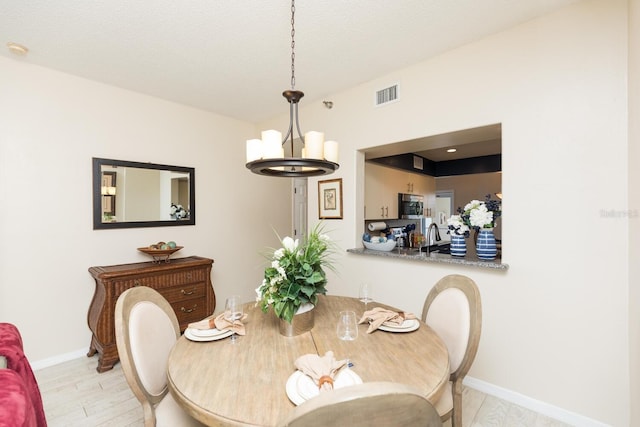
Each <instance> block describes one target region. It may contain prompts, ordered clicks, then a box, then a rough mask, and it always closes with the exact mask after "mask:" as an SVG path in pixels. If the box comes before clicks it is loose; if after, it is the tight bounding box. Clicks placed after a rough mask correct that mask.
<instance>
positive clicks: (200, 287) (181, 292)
mask: <svg viewBox="0 0 640 427" xmlns="http://www.w3.org/2000/svg"><path fill="white" fill-rule="evenodd" d="M205 286H207V284H206V283H205V282H200V283H189V284H185V285H181V286H174V287H172V288H167V289H161V290H159V292H160V293H161V294H162V296H163V297H164V298H165V299H166V300H167V301H169V303H171V304H173V303H174V302H180V301H184V300H187V299H194V298H197V299H201V298H203V297H204V296H205V294H206V289H205Z"/></svg>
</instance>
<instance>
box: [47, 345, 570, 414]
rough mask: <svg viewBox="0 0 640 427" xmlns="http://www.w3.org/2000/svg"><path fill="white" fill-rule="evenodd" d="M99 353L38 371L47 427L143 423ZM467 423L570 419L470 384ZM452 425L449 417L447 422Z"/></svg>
mask: <svg viewBox="0 0 640 427" xmlns="http://www.w3.org/2000/svg"><path fill="white" fill-rule="evenodd" d="M97 363H98V359H97V356H95V357H92V358H88V357H83V358H79V359H75V360H71V361H69V362H65V363H61V364H59V365H55V366H52V367H49V368H45V369H41V370H38V371H35V375H36V379H37V380H38V384H39V385H40V391H41V393H42V400H43V403H44V410H45V413H46V416H47V422H48V424H49V427H98V426H101V427H128V426H136V427H140V426H142V425H143V423H142V409H141V407H140V404H139V403H138V401H137V400H136V399H135V397H134V396H133V393H131V391H130V390H129V386H128V385H127V382H126V380H125V379H124V375H123V373H122V367H121V365H120V364H119V363H118V364H116V366H115V368H114V369H113V370H111V371H107V372H104V373H102V374H98V373H97V372H96V366H97ZM462 401H463V402H464V407H463V414H462V418H463V424H464V427H490V426H505V427H506V426H508V427H512V426H523V427H543V426H544V427H566V426H567V424H564V423H561V422H559V421H555V420H553V419H551V418H548V417H545V416H543V415H540V414H537V413H535V412H532V411H530V410H528V409H525V408H522V407H520V406H517V405H513V404H511V403H508V402H505V401H503V400H500V399H497V398H495V397H493V396H489V395H486V394H484V393H481V392H479V391H476V390H474V389H471V388H465V389H464V395H463V397H462ZM445 426H447V427H450V426H451V422H450V421H449V422H447V423H445Z"/></svg>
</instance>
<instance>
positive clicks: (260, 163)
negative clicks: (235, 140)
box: [247, 0, 340, 178]
mask: <svg viewBox="0 0 640 427" xmlns="http://www.w3.org/2000/svg"><path fill="white" fill-rule="evenodd" d="M295 12H296V7H295V0H292V1H291V90H285V91H284V92H282V96H284V97H285V98H286V99H287V101H288V102H289V129H288V130H287V133H286V135H285V136H284V138H282V133H280V132H278V131H277V130H266V131H263V132H262V139H250V140H248V141H247V169H249V170H251V172H253V173H256V174H259V175H266V176H279V177H303V178H304V177H309V176H319V175H328V174H330V173H333V172H334V171H335V170H336V169H338V168H339V167H340V165H338V143H337V142H335V141H325V140H324V133H322V132H316V131H309V132H307V133H306V134H305V135H304V137H303V136H302V132H301V131H300V123H299V121H298V102H300V99H301V98H302V97H303V96H304V93H303V92H301V91H299V90H296V89H295V84H296V74H295ZM294 121H295V126H296V127H295V130H296V131H297V134H298V139H299V140H300V141H301V142H302V145H303V147H302V149H301V157H294V150H293V142H294V129H293V124H294ZM288 139H289V140H290V141H291V156H290V157H285V154H284V144H285V143H286V142H287V140H288Z"/></svg>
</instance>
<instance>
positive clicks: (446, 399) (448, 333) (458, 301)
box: [422, 274, 482, 427]
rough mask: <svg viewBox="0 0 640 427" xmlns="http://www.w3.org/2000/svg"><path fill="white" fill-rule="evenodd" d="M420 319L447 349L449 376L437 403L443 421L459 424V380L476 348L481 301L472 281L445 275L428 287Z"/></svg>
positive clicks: (460, 407)
mask: <svg viewBox="0 0 640 427" xmlns="http://www.w3.org/2000/svg"><path fill="white" fill-rule="evenodd" d="M422 321H423V322H425V323H426V324H427V325H429V327H431V328H432V329H433V330H434V331H435V332H436V333H437V334H438V335H439V336H440V338H442V340H443V341H444V343H445V344H446V346H447V350H448V351H449V363H450V371H451V375H450V376H449V383H448V384H447V389H446V390H445V392H444V393H443V395H442V397H441V398H440V400H439V401H438V402H436V405H435V406H436V409H437V410H438V413H439V414H440V416H441V418H442V420H443V421H446V420H448V419H449V418H451V424H452V427H462V380H463V379H464V377H465V376H466V375H467V372H469V369H470V368H471V365H472V364H473V360H474V359H475V357H476V352H477V351H478V344H479V342H480V331H481V329H482V304H481V301H480V292H479V291H478V287H477V286H476V284H475V282H474V281H473V280H471V279H470V278H468V277H466V276H462V275H459V274H452V275H449V276H445V277H443V278H442V279H440V280H439V281H438V283H436V285H435V286H434V287H433V289H431V291H430V292H429V294H428V295H427V299H426V300H425V303H424V307H423V308H422Z"/></svg>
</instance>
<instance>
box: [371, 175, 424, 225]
mask: <svg viewBox="0 0 640 427" xmlns="http://www.w3.org/2000/svg"><path fill="white" fill-rule="evenodd" d="M412 188H413V191H408V190H411V189H412ZM398 193H411V194H421V195H423V196H427V195H428V194H430V193H431V194H433V193H435V179H434V178H432V177H429V176H426V175H424V176H423V175H419V174H415V173H411V172H405V171H401V170H398V169H393V168H389V167H385V166H380V165H377V164H375V163H367V164H366V166H365V196H364V204H365V219H397V218H398Z"/></svg>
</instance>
